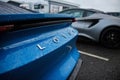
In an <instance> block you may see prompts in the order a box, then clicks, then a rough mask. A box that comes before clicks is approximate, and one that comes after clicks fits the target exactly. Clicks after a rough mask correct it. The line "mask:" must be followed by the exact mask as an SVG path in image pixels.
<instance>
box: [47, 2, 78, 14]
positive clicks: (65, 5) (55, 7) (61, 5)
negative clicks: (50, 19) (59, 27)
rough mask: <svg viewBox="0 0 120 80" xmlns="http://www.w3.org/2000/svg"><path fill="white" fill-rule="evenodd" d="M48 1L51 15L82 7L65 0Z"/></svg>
mask: <svg viewBox="0 0 120 80" xmlns="http://www.w3.org/2000/svg"><path fill="white" fill-rule="evenodd" d="M46 1H48V4H49V12H50V13H57V12H59V11H62V10H65V9H70V8H79V7H80V5H79V4H75V3H71V2H68V1H64V0H46Z"/></svg>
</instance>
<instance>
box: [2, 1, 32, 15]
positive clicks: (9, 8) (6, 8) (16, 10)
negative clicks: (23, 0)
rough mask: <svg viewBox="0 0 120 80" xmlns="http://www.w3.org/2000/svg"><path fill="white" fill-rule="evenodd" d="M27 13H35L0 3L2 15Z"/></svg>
mask: <svg viewBox="0 0 120 80" xmlns="http://www.w3.org/2000/svg"><path fill="white" fill-rule="evenodd" d="M26 13H29V14H30V13H34V12H32V11H30V10H26V9H23V8H20V7H17V6H14V5H11V4H8V3H5V2H2V1H0V14H26Z"/></svg>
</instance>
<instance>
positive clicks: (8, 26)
mask: <svg viewBox="0 0 120 80" xmlns="http://www.w3.org/2000/svg"><path fill="white" fill-rule="evenodd" d="M13 28H14V25H13V24H12V25H3V26H0V32H5V31H9V30H11V29H13Z"/></svg>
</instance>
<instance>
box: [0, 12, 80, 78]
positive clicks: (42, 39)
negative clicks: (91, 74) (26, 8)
mask: <svg viewBox="0 0 120 80" xmlns="http://www.w3.org/2000/svg"><path fill="white" fill-rule="evenodd" d="M43 18H72V17H69V16H63V15H55V14H54V15H53V14H12V15H10V14H6V15H0V25H1V24H2V23H5V22H6V23H11V22H14V21H22V20H23V21H24V20H35V19H43ZM77 34H78V32H77V31H76V30H74V29H73V28H72V27H71V22H63V23H59V24H52V25H45V26H38V27H35V28H29V29H23V30H17V31H12V32H7V33H4V34H3V33H1V34H0V44H1V45H0V80H66V79H67V78H68V76H69V75H70V74H71V72H72V70H73V69H74V67H75V65H76V64H77V61H78V59H79V58H80V54H79V53H78V51H77V49H76V43H75V42H76V39H77Z"/></svg>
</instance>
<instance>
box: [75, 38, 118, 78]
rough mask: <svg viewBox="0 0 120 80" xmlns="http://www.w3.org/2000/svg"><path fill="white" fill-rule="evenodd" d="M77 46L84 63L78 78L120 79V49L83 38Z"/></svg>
mask: <svg viewBox="0 0 120 80" xmlns="http://www.w3.org/2000/svg"><path fill="white" fill-rule="evenodd" d="M77 48H78V50H79V52H81V58H82V60H83V63H82V66H81V68H80V71H79V73H78V76H77V78H76V80H120V49H108V48H105V47H103V46H102V45H100V44H99V43H95V42H92V41H89V40H81V39H79V40H78V41H77Z"/></svg>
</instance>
